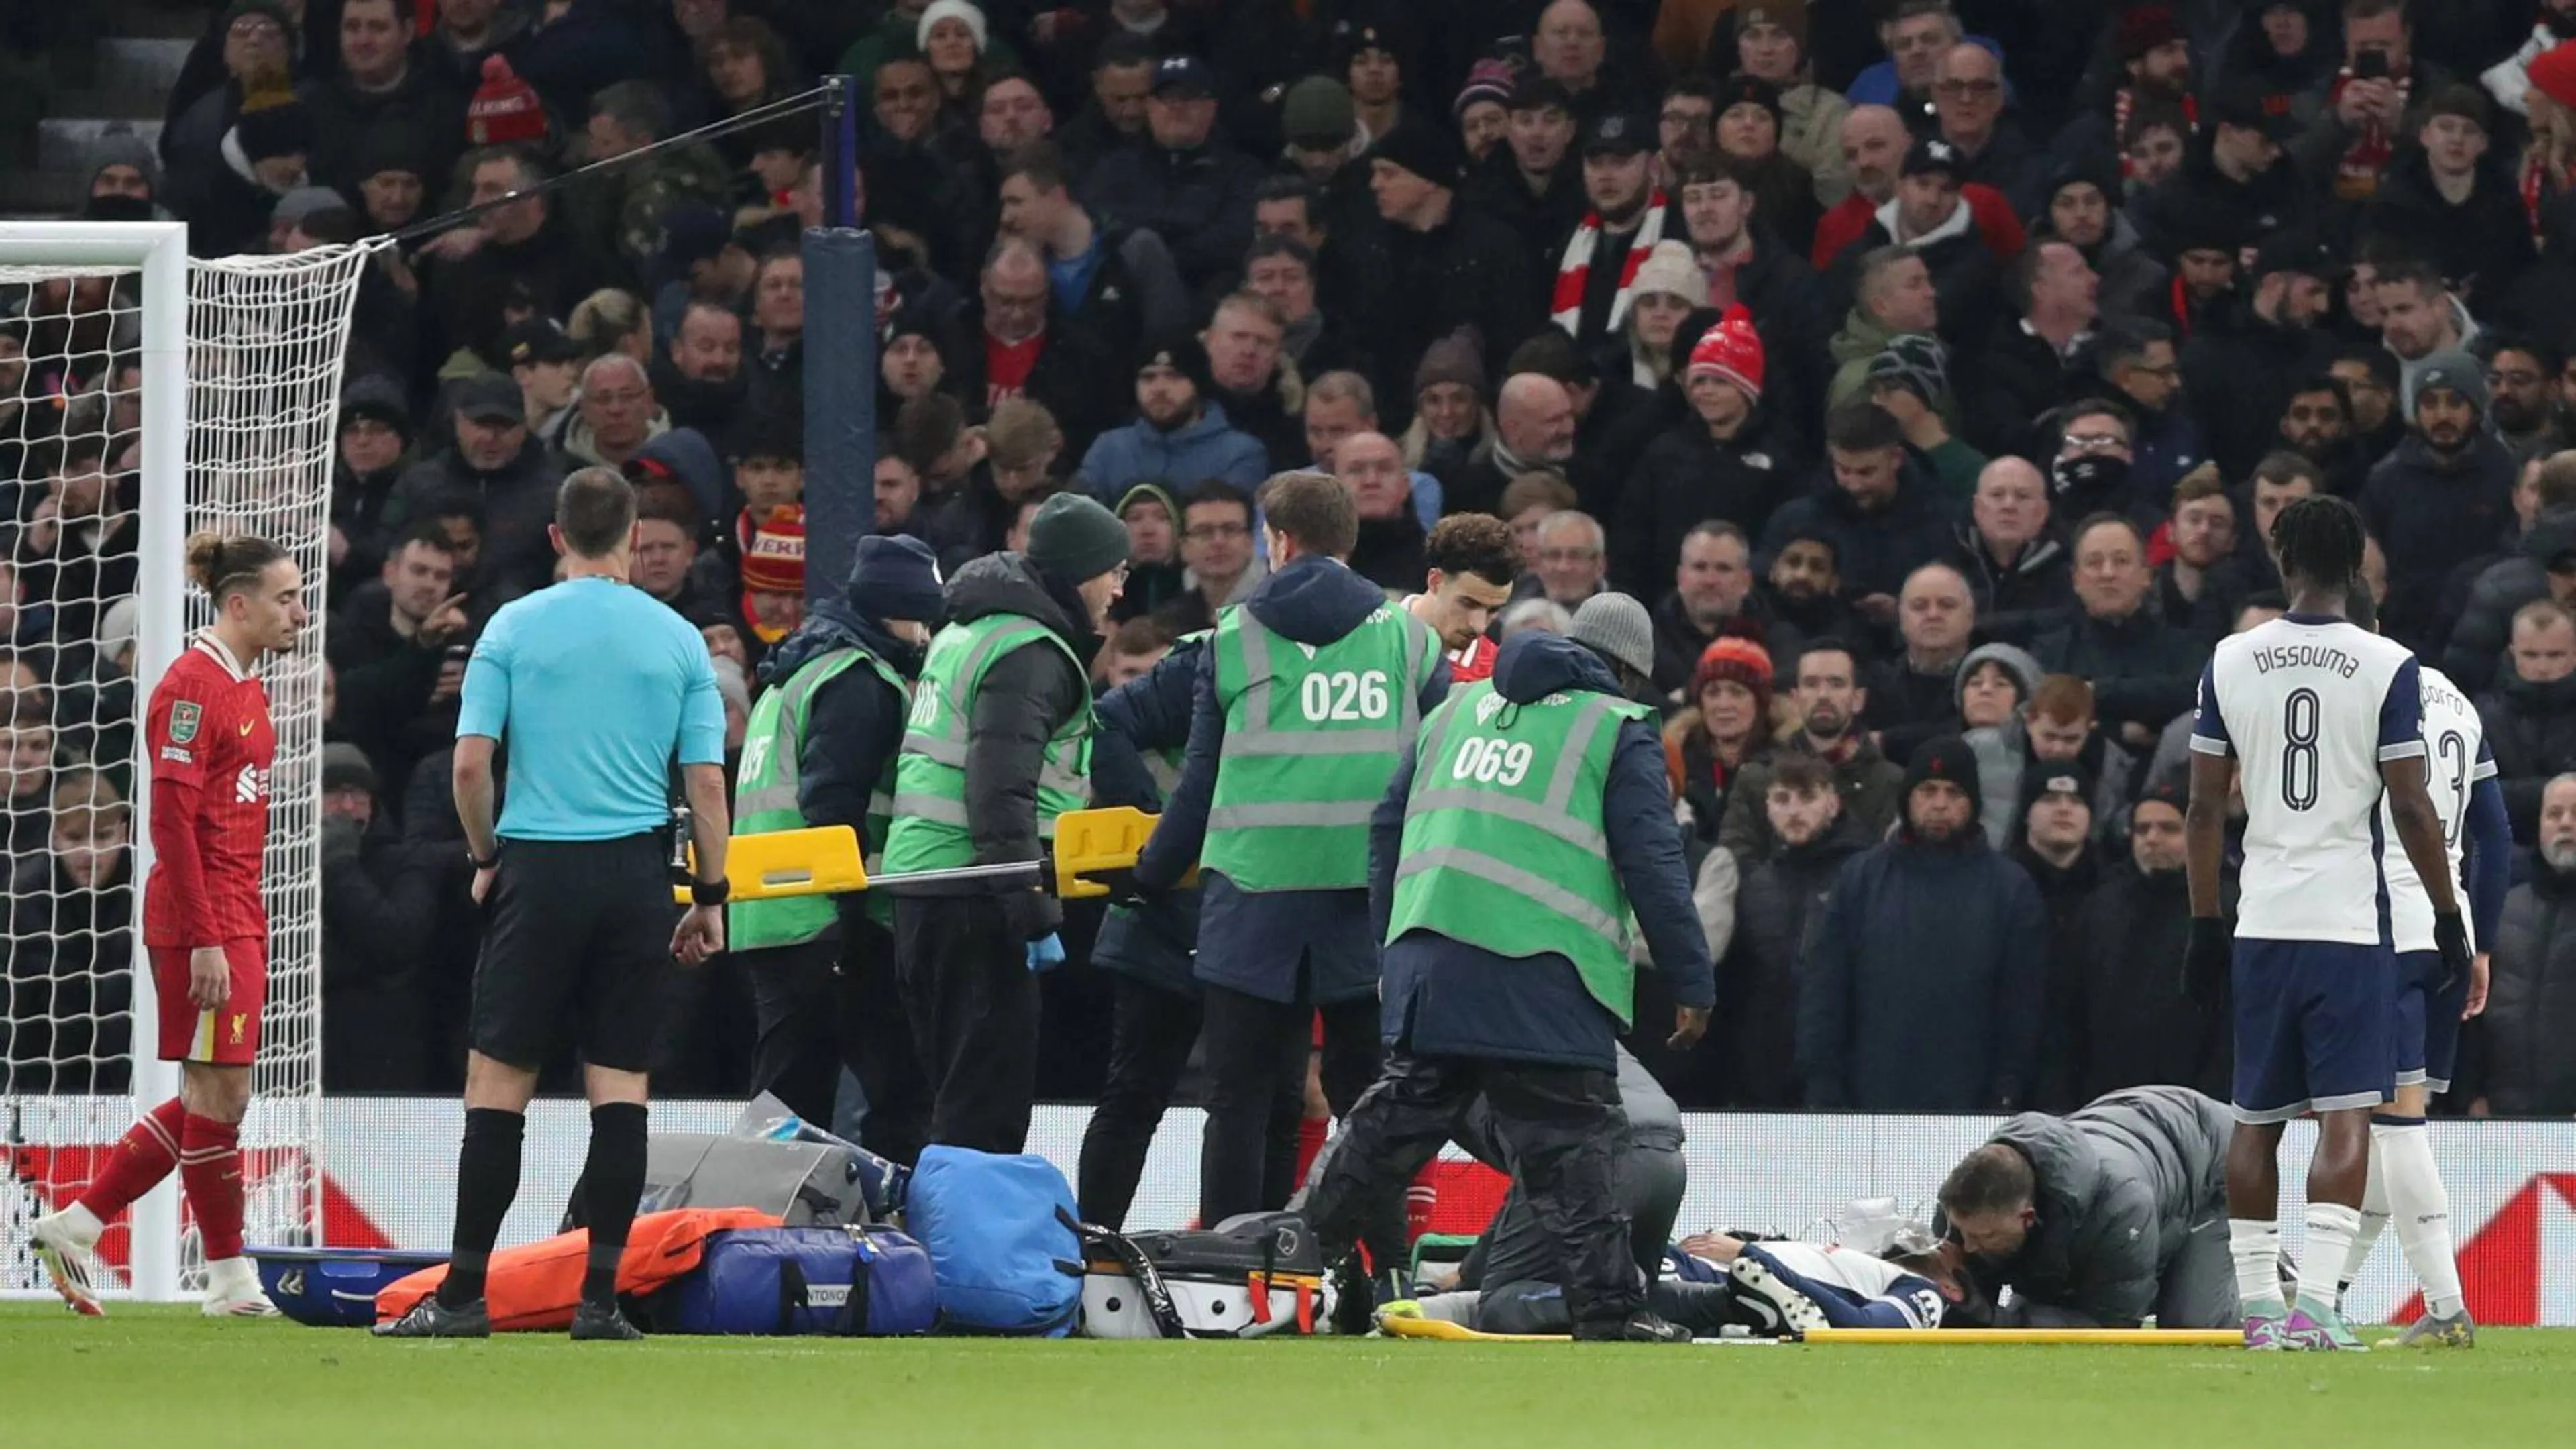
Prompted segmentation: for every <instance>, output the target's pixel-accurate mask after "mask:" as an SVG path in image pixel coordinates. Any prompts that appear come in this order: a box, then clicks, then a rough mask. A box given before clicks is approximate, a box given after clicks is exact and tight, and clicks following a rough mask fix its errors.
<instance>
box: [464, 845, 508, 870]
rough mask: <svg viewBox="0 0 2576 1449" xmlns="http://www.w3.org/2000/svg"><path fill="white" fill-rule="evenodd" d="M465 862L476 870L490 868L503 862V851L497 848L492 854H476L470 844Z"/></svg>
mask: <svg viewBox="0 0 2576 1449" xmlns="http://www.w3.org/2000/svg"><path fill="white" fill-rule="evenodd" d="M465 863H466V864H468V865H470V866H472V867H474V868H475V869H476V870H490V869H491V868H492V867H494V866H496V865H499V864H500V863H501V852H499V851H497V850H496V851H494V852H492V853H491V854H490V855H476V854H475V853H474V850H473V848H472V847H471V846H468V847H467V848H466V851H465Z"/></svg>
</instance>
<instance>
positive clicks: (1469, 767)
mask: <svg viewBox="0 0 2576 1449" xmlns="http://www.w3.org/2000/svg"><path fill="white" fill-rule="evenodd" d="M1530 759H1531V753H1530V746H1529V741H1527V740H1514V741H1508V742H1507V741H1503V740H1489V739H1486V738H1485V737H1484V736H1482V735H1470V736H1468V737H1467V741H1466V743H1464V744H1462V745H1460V746H1459V747H1458V759H1457V762H1456V763H1454V764H1452V765H1451V766H1450V767H1449V777H1450V778H1451V779H1453V780H1475V781H1478V782H1479V783H1482V784H1487V785H1501V786H1502V787H1504V788H1505V789H1510V788H1512V787H1513V786H1516V785H1518V784H1520V782H1521V781H1523V780H1526V779H1528V778H1529V771H1530Z"/></svg>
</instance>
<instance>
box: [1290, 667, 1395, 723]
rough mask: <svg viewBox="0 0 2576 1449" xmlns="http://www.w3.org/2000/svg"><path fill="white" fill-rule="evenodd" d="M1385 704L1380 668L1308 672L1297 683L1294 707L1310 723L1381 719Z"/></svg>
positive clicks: (1384, 715) (1383, 681) (1384, 683)
mask: <svg viewBox="0 0 2576 1449" xmlns="http://www.w3.org/2000/svg"><path fill="white" fill-rule="evenodd" d="M1386 705H1387V698H1386V671H1385V670H1383V669H1368V670H1361V671H1357V672H1354V671H1352V670H1348V669H1341V670H1335V671H1333V672H1331V673H1316V674H1309V675H1307V676H1306V677H1305V679H1304V680H1303V681H1301V682H1300V683H1299V684H1298V686H1297V707H1298V709H1299V710H1300V711H1302V712H1303V713H1304V714H1305V716H1306V719H1307V721H1308V722H1309V723H1312V724H1323V723H1326V722H1327V721H1336V722H1338V721H1343V720H1368V719H1384V718H1386Z"/></svg>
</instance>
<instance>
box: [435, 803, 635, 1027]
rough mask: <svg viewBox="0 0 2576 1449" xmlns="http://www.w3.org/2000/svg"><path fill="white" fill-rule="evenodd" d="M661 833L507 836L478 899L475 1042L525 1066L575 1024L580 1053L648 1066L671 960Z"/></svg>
mask: <svg viewBox="0 0 2576 1449" xmlns="http://www.w3.org/2000/svg"><path fill="white" fill-rule="evenodd" d="M679 914H680V913H679V908H678V906H676V905H674V904H673V903H672V900H671V875H670V837H669V836H667V835H666V834H664V833H663V832H660V831H651V832H647V833H645V834H642V835H629V836H626V837H624V838H622V839H618V840H510V841H504V842H503V843H502V846H501V854H500V861H499V864H498V866H497V869H496V870H495V873H494V875H493V877H492V889H491V891H490V892H489V893H488V894H487V895H486V896H485V898H484V902H483V953H482V956H481V958H480V959H479V960H478V961H476V963H475V966H474V1049H475V1050H476V1051H479V1052H481V1053H482V1054H483V1055H485V1056H487V1057H490V1058H492V1059H493V1060H495V1061H499V1062H505V1063H507V1064H509V1065H510V1066H514V1067H520V1068H523V1069H525V1070H528V1071H535V1070H537V1069H538V1068H540V1067H542V1066H544V1065H545V1060H546V1056H547V1054H548V1052H549V1051H550V1050H551V1049H552V1048H553V1046H554V1044H555V1042H557V1041H558V1040H560V1039H561V1038H562V1032H563V1029H564V1026H565V1025H566V1023H567V1021H569V1022H570V1024H571V1025H572V1026H573V1027H574V1029H575V1036H574V1043H575V1045H576V1046H578V1047H579V1048H580V1051H581V1059H582V1060H583V1061H585V1062H587V1063H589V1064H590V1065H592V1066H595V1067H607V1068H609V1069H610V1070H612V1071H621V1072H642V1071H649V1070H651V1069H652V1062H653V1056H654V1052H655V1049H656V1047H657V1046H658V1044H659V1043H660V1041H661V1040H662V1035H663V1028H664V1025H665V1022H666V1019H667V1018H668V1016H669V1014H670V1009H671V1000H672V988H673V985H674V983H675V982H676V980H677V976H678V972H679V963H678V962H676V961H674V960H672V959H671V931H672V929H673V927H674V926H676V925H677V924H678V922H679Z"/></svg>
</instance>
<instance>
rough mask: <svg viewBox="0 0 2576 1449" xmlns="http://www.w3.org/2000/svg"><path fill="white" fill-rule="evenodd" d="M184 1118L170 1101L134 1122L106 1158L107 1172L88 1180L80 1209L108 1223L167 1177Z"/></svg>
mask: <svg viewBox="0 0 2576 1449" xmlns="http://www.w3.org/2000/svg"><path fill="white" fill-rule="evenodd" d="M187 1115H188V1114H187V1110H186V1109H185V1108H183V1107H181V1106H180V1105H179V1099H178V1098H176V1097H173V1098H171V1099H170V1100H169V1101H167V1102H164V1103H162V1104H161V1105H160V1106H158V1107H155V1108H153V1109H152V1110H151V1111H149V1112H146V1113H144V1114H143V1115H142V1116H141V1117H140V1118H137V1119H136V1120H135V1123H134V1125H133V1126H132V1127H130V1128H128V1129H126V1133H125V1137H124V1139H123V1140H122V1141H120V1142H118V1143H117V1144H116V1149H115V1150H114V1151H113V1152H111V1153H109V1154H108V1158H107V1167H106V1169H105V1170H104V1171H102V1172H100V1173H99V1175H98V1176H96V1177H94V1178H91V1179H90V1184H89V1188H88V1190H87V1191H85V1192H83V1193H82V1194H81V1195H80V1205H81V1206H82V1207H85V1208H87V1209H89V1210H90V1211H91V1212H92V1213H95V1214H97V1216H98V1220H99V1221H100V1222H107V1221H109V1220H111V1219H113V1218H114V1217H115V1216H116V1215H117V1214H118V1213H121V1212H123V1211H125V1210H126V1209H127V1208H128V1207H131V1206H133V1204H134V1201H135V1199H137V1198H140V1197H141V1196H143V1195H144V1194H145V1193H147V1192H150V1191H151V1190H152V1189H153V1188H154V1187H155V1186H156V1185H158V1184H159V1183H160V1181H161V1179H163V1178H165V1177H168V1176H169V1175H170V1169H171V1168H174V1167H176V1166H178V1165H179V1141H180V1133H181V1131H182V1127H181V1123H182V1122H183V1121H184V1120H186V1118H187Z"/></svg>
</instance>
